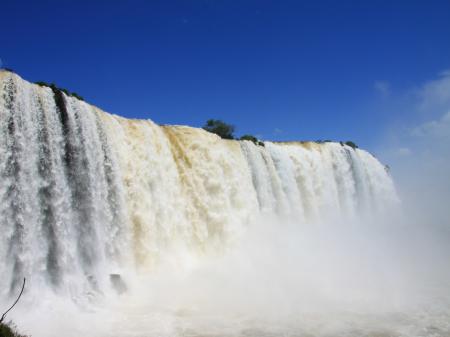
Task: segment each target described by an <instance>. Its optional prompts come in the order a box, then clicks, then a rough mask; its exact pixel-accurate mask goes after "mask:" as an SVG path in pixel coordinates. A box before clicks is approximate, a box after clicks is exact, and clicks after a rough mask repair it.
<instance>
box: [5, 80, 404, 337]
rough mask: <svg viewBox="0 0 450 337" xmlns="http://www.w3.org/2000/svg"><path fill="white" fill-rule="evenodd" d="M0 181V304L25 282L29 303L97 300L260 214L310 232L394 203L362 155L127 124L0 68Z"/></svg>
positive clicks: (233, 240)
mask: <svg viewBox="0 0 450 337" xmlns="http://www.w3.org/2000/svg"><path fill="white" fill-rule="evenodd" d="M0 177H1V185H0V198H1V203H0V229H1V233H2V235H1V236H0V261H1V263H0V275H1V278H0V298H2V299H5V300H6V299H8V298H10V297H9V296H11V295H12V294H15V293H16V291H17V287H19V286H20V280H21V279H22V278H23V277H27V279H28V280H29V282H28V284H29V288H28V296H29V297H30V298H34V297H39V296H41V295H42V293H51V294H56V295H55V296H58V298H67V299H69V300H70V301H74V302H76V303H81V302H84V301H87V302H88V303H89V301H90V300H92V299H95V298H97V297H102V296H105V294H106V296H108V294H110V291H111V290H112V288H113V286H114V282H111V280H114V277H113V278H112V276H113V275H117V274H119V275H121V276H120V277H123V278H124V279H126V280H127V281H129V280H130V279H132V276H130V275H139V274H141V275H142V274H149V273H150V274H151V273H152V271H154V270H158V265H160V264H162V263H163V261H166V260H170V261H171V263H172V262H173V263H175V265H177V266H178V268H180V270H186V268H187V269H189V267H190V266H192V265H193V264H195V261H198V259H200V258H207V259H208V258H211V259H214V258H213V257H214V256H217V257H218V258H219V257H220V256H221V255H223V254H224V253H225V252H227V251H230V250H231V251H232V250H233V247H234V246H236V245H238V242H239V241H240V238H242V237H243V236H244V235H245V232H246V231H247V229H248V227H249V225H250V224H252V223H257V222H258V221H260V220H261V219H263V218H271V219H278V221H279V222H280V224H281V223H295V224H297V225H299V226H302V225H305V224H308V226H315V225H314V224H319V223H323V222H326V221H330V220H333V219H337V218H339V219H341V220H342V221H345V220H346V219H347V220H348V221H350V220H351V219H354V218H356V217H359V216H361V215H367V214H371V213H372V212H374V211H377V210H383V211H386V210H387V209H390V208H392V207H394V206H395V205H396V204H397V203H398V199H397V196H396V192H395V189H394V186H393V183H392V180H391V178H390V176H389V175H388V174H387V173H386V171H385V168H384V166H383V165H382V164H380V163H379V162H378V160H377V159H375V158H374V157H373V156H372V155H370V154H369V153H367V152H365V151H363V150H360V149H352V148H350V147H349V146H347V145H341V144H339V143H331V142H330V143H323V144H317V143H310V142H306V143H271V142H265V146H257V145H255V144H253V143H252V142H249V141H241V142H238V141H230V140H222V139H220V138H219V137H218V136H216V135H214V134H211V133H208V132H206V131H204V130H201V129H195V128H190V127H184V126H159V125H156V124H154V123H153V122H151V121H137V120H128V119H124V118H121V117H118V116H114V115H110V114H107V113H104V112H102V111H101V110H99V109H97V108H95V107H93V106H91V105H89V104H87V103H85V102H82V101H79V100H78V99H76V98H73V97H68V96H66V95H65V94H63V93H61V92H59V91H55V92H54V91H52V89H50V88H47V87H40V86H37V85H33V84H30V83H28V82H26V81H24V80H22V79H21V78H20V77H18V76H17V75H15V74H12V73H9V72H0ZM280 226H282V225H280ZM336 226H337V225H336ZM280 230H281V229H280ZM130 284H133V282H132V281H130ZM111 294H112V293H111ZM2 303H3V302H2ZM180 334H181V335H182V333H180Z"/></svg>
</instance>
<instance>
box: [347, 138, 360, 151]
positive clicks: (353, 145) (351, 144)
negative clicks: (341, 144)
mask: <svg viewBox="0 0 450 337" xmlns="http://www.w3.org/2000/svg"><path fill="white" fill-rule="evenodd" d="M345 144H346V145H348V146H350V147H351V148H352V149H353V150H355V149H357V148H358V145H356V144H355V143H353V142H352V141H351V140H348V141H346V142H345Z"/></svg>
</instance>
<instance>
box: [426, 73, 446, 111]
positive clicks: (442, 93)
mask: <svg viewBox="0 0 450 337" xmlns="http://www.w3.org/2000/svg"><path fill="white" fill-rule="evenodd" d="M419 100H420V103H419V108H420V110H422V111H424V112H427V113H429V112H432V111H436V110H440V112H441V113H442V110H446V111H447V110H449V109H450V70H446V71H443V72H442V73H441V74H440V75H439V78H437V79H435V80H432V81H428V82H426V83H425V84H424V85H423V86H422V88H421V89H420V90H419Z"/></svg>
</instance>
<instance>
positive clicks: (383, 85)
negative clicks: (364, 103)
mask: <svg viewBox="0 0 450 337" xmlns="http://www.w3.org/2000/svg"><path fill="white" fill-rule="evenodd" d="M373 87H374V88H375V90H376V91H377V92H378V93H380V94H381V96H382V97H389V96H390V95H391V84H390V83H389V82H388V81H375V83H374V84H373Z"/></svg>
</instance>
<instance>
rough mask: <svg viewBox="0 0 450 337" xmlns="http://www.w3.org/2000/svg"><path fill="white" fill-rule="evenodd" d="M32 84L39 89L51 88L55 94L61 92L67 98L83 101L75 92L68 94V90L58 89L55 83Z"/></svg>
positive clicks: (40, 82)
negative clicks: (39, 87)
mask: <svg viewBox="0 0 450 337" xmlns="http://www.w3.org/2000/svg"><path fill="white" fill-rule="evenodd" d="M34 84H37V85H39V86H41V87H49V88H51V89H52V90H53V92H55V91H62V92H63V93H65V94H66V95H67V96H72V97H75V98H77V99H79V100H80V101H84V99H83V97H81V96H80V95H78V94H77V93H76V92H70V91H69V90H67V89H65V88H58V87H57V86H56V84H55V83H50V84H48V83H47V82H43V81H37V82H34Z"/></svg>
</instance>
